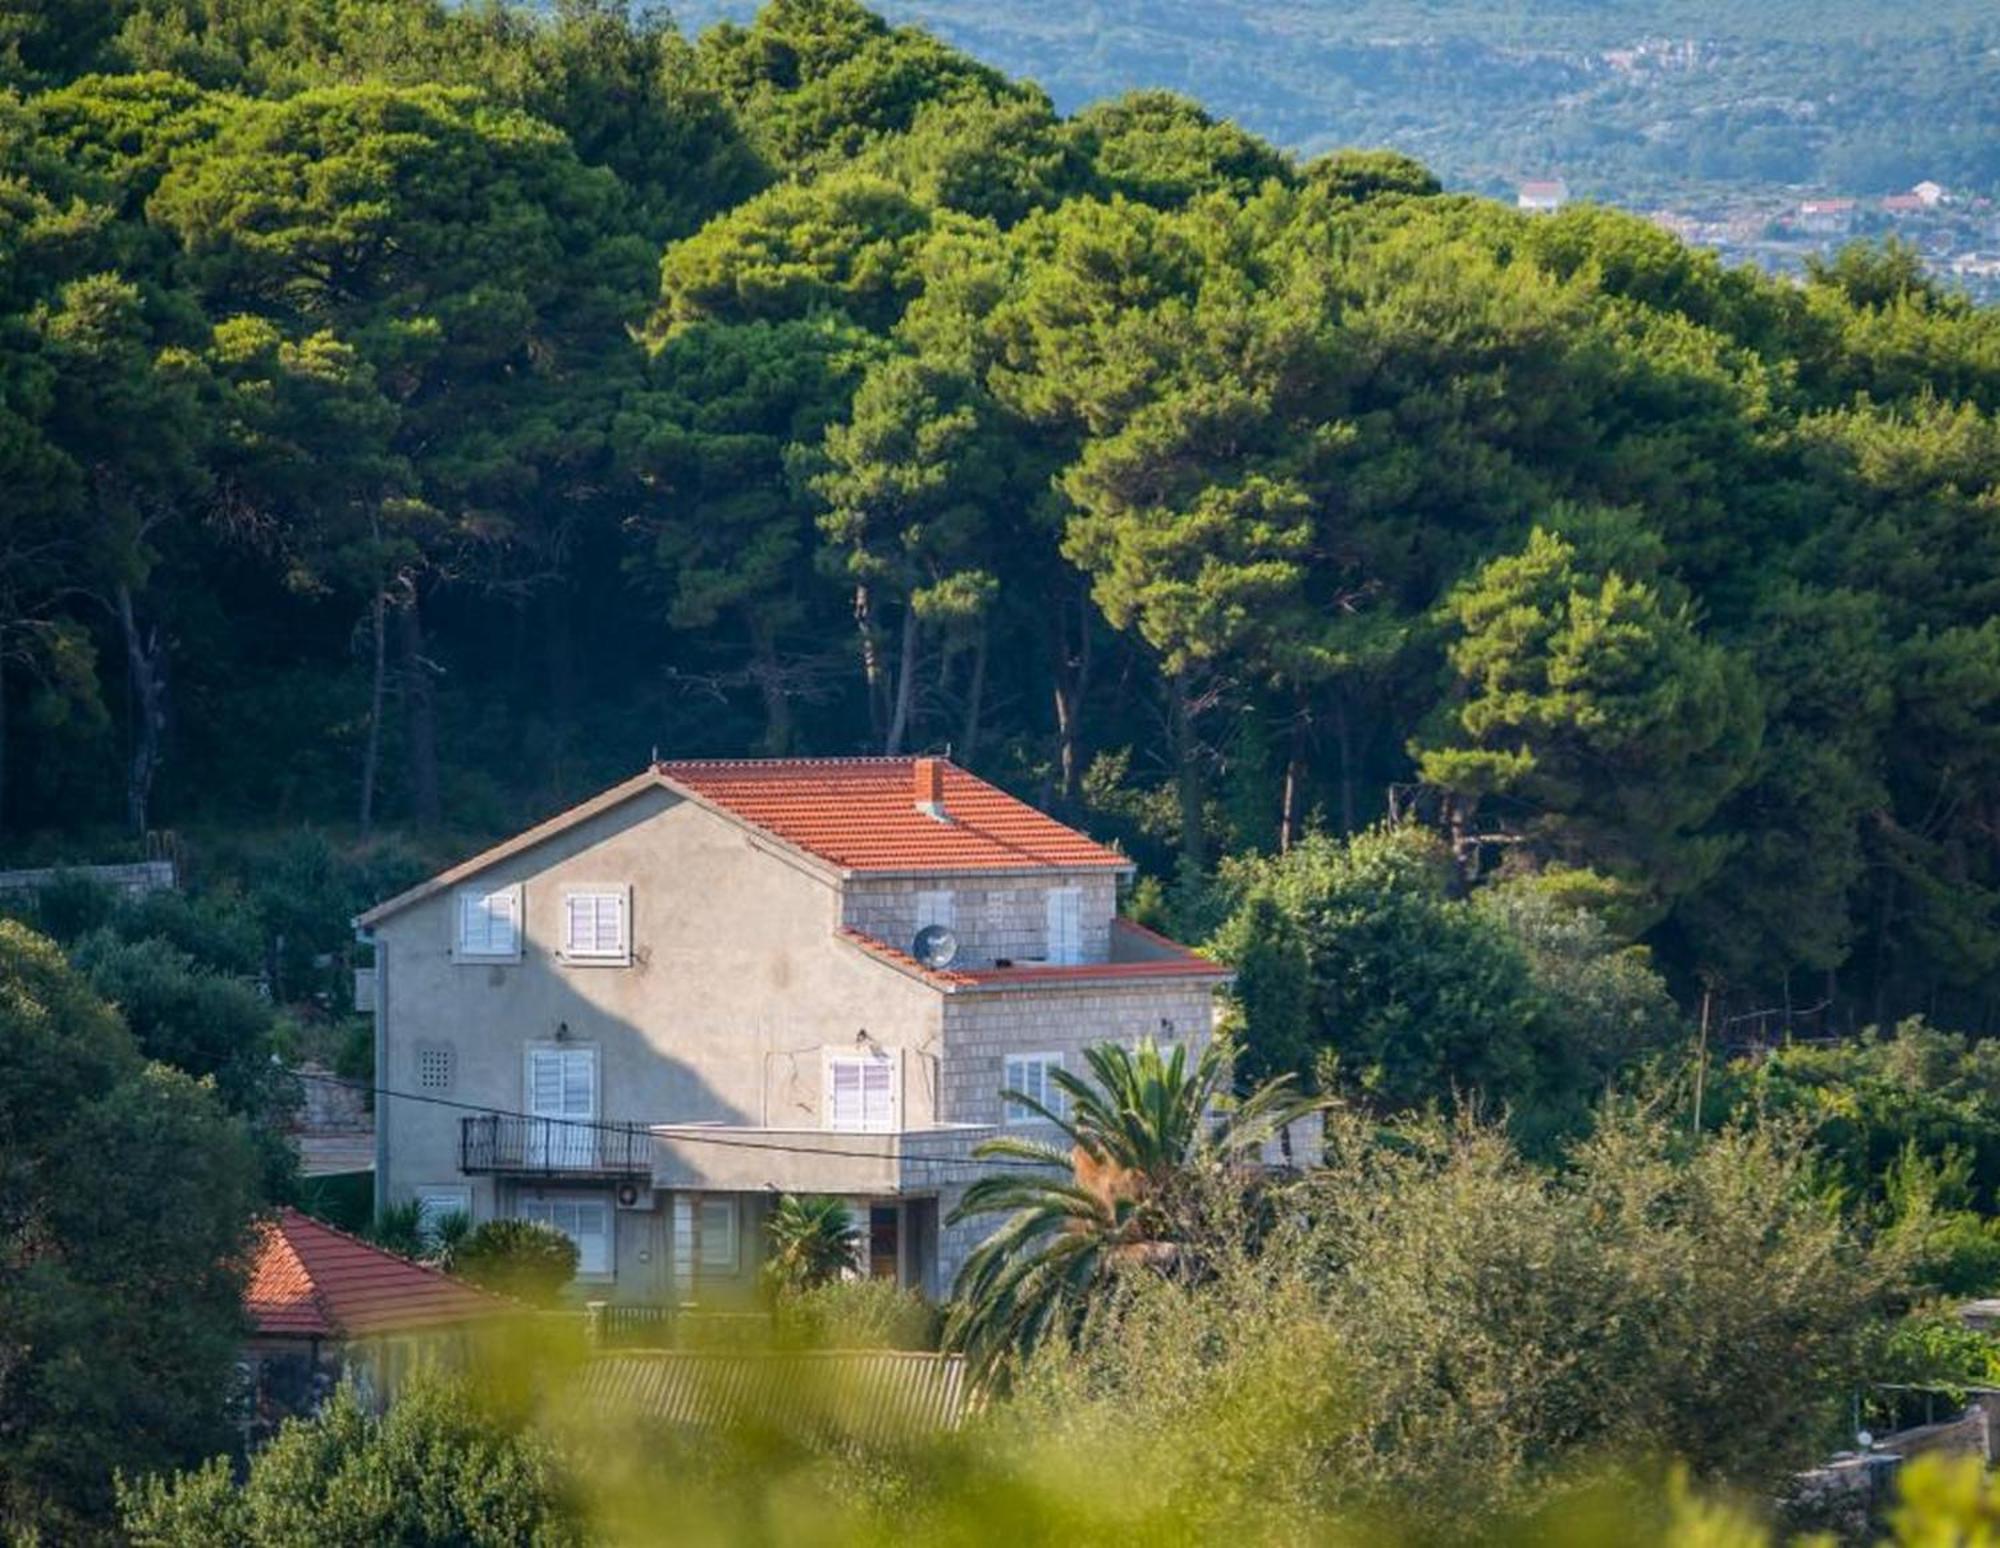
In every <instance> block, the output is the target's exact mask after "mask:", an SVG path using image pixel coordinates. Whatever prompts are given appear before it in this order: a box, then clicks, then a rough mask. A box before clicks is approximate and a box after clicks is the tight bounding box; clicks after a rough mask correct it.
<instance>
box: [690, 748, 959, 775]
mask: <svg viewBox="0 0 2000 1548" xmlns="http://www.w3.org/2000/svg"><path fill="white" fill-rule="evenodd" d="M919 758H928V759H929V760H930V761H931V762H933V763H942V764H945V765H946V766H948V767H950V768H954V769H956V768H958V767H959V766H958V765H957V764H956V763H953V762H952V760H951V757H950V756H949V755H948V754H946V753H826V754H808V755H805V756H801V757H797V758H661V759H659V760H658V761H656V762H655V763H654V764H653V767H654V768H656V769H685V768H696V767H699V768H704V769H736V768H741V769H793V768H798V767H800V766H801V765H807V764H810V765H813V766H819V765H823V764H829V763H830V764H844V765H855V766H874V767H881V766H885V765H888V764H895V763H915V762H916V761H917V760H918V759H919ZM960 772H966V771H964V770H961V771H960ZM975 777H976V776H975Z"/></svg>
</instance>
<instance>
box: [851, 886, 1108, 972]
mask: <svg viewBox="0 0 2000 1548" xmlns="http://www.w3.org/2000/svg"><path fill="white" fill-rule="evenodd" d="M1057 887H1075V888H1076V889H1077V890H1078V892H1079V894H1080V896H1079V898H1078V903H1079V911H1078V912H1079V924H1080V929H1079V937H1080V945H1081V947H1082V960H1083V961H1085V962H1103V961H1106V960H1108V959H1109V957H1110V952H1111V919H1112V916H1113V915H1114V914H1116V913H1117V912H1118V882H1117V878H1116V877H1115V876H1111V875H1107V874H1106V873H1105V872H1104V871H1102V870H1097V871H1077V872H1044V873H1041V874H1038V875H1033V876H1023V875H996V874H994V873H992V872H977V871H973V872H966V873H964V874H961V875H956V876H926V877H923V878H920V879H919V878H908V877H874V876H859V877H856V878H854V879H853V880H851V881H850V882H848V884H847V888H846V900H845V907H844V914H843V919H842V922H843V923H844V924H846V925H847V926H849V927H850V928H851V929H856V930H860V931H863V932H865V933H866V934H869V935H872V936H874V937H875V938H876V939H877V940H880V941H884V942H886V943H887V944H889V945H891V946H893V947H895V948H896V949H897V950H898V951H908V950H909V949H910V946H911V943H912V942H913V941H914V939H915V938H916V933H917V930H918V928H919V927H918V923H917V896H918V894H919V893H924V892H949V893H951V894H952V896H953V909H952V914H953V923H952V932H953V934H955V935H956V936H957V937H958V956H957V958H956V959H955V960H954V962H953V963H952V966H954V967H958V968H981V967H991V966H993V964H994V963H995V962H997V961H999V960H1001V959H1003V958H1005V959H1008V960H1010V961H1014V962H1039V961H1041V960H1042V959H1043V958H1045V957H1046V956H1047V955H1048V949H1049V924H1048V895H1049V892H1050V891H1051V890H1052V889H1054V888H1057Z"/></svg>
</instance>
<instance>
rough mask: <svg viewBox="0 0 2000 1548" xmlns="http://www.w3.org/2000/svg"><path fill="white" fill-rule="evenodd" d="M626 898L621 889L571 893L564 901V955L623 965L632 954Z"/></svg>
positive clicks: (567, 894) (627, 896)
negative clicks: (621, 963)
mask: <svg viewBox="0 0 2000 1548" xmlns="http://www.w3.org/2000/svg"><path fill="white" fill-rule="evenodd" d="M628 902H629V894H628V893H627V892H626V891H625V890H624V889H622V888H621V889H616V890H612V891H597V892H571V893H566V894H564V897H563V951H564V953H565V954H566V955H568V956H571V957H578V958H590V959H596V960H601V961H623V960H624V959H625V958H626V957H627V956H629V954H630V952H631V946H630V939H631V937H630V934H629V931H628V914H629V908H628Z"/></svg>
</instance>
